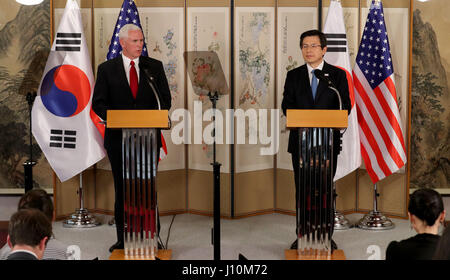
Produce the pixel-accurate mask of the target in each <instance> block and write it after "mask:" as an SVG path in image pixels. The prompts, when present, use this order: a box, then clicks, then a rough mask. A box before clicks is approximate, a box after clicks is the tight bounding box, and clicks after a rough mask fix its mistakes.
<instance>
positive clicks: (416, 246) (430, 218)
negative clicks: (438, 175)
mask: <svg viewBox="0 0 450 280" xmlns="http://www.w3.org/2000/svg"><path fill="white" fill-rule="evenodd" d="M408 217H409V220H410V221H411V227H412V228H413V229H414V230H415V231H416V232H417V235H415V236H413V237H411V238H408V239H405V240H402V241H400V242H397V241H392V242H391V243H389V245H388V247H387V249H386V260H431V259H432V258H433V255H434V252H435V251H436V247H437V244H438V242H439V238H440V237H439V235H438V232H439V226H440V224H441V223H443V222H444V219H445V210H444V203H443V201H442V197H441V195H440V194H439V193H438V192H437V191H435V190H433V189H419V190H416V191H415V192H413V193H412V194H411V195H410V197H409V205H408Z"/></svg>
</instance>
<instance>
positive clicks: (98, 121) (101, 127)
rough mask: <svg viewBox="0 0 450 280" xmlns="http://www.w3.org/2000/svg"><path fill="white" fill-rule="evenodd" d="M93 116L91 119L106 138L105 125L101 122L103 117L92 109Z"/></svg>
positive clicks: (91, 114)
mask: <svg viewBox="0 0 450 280" xmlns="http://www.w3.org/2000/svg"><path fill="white" fill-rule="evenodd" d="M89 114H90V116H91V120H92V122H93V123H94V125H95V127H96V128H97V130H98V132H100V134H101V135H102V138H105V125H104V124H102V123H101V121H102V120H101V119H100V117H99V116H97V114H96V113H95V112H94V110H92V108H91V111H90V112H89Z"/></svg>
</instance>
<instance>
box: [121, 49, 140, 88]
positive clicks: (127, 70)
mask: <svg viewBox="0 0 450 280" xmlns="http://www.w3.org/2000/svg"><path fill="white" fill-rule="evenodd" d="M122 59H123V67H124V69H125V74H126V75H127V81H128V84H130V69H131V64H130V62H131V59H129V58H128V57H126V56H125V55H123V53H122ZM133 61H134V68H136V72H137V77H138V84H139V57H138V58H135V59H133Z"/></svg>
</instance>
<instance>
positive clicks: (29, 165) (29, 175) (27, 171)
mask: <svg viewBox="0 0 450 280" xmlns="http://www.w3.org/2000/svg"><path fill="white" fill-rule="evenodd" d="M35 98H36V92H28V93H27V96H26V100H27V101H28V113H29V120H30V135H29V136H30V157H29V158H28V160H27V161H25V162H24V163H23V167H24V181H25V182H24V187H25V192H27V191H29V190H31V189H33V166H35V165H36V162H35V161H33V134H32V131H31V128H32V127H31V110H32V108H33V102H34V99H35Z"/></svg>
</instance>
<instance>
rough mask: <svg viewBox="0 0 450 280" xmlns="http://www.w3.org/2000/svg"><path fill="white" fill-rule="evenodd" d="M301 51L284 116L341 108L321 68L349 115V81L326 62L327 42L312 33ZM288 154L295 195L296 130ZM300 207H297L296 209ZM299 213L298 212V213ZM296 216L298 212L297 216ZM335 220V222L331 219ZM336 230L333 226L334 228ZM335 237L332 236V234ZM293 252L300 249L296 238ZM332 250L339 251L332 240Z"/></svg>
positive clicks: (337, 147) (288, 86)
mask: <svg viewBox="0 0 450 280" xmlns="http://www.w3.org/2000/svg"><path fill="white" fill-rule="evenodd" d="M300 49H301V51H302V56H303V59H304V61H305V62H306V63H305V64H304V65H302V66H300V67H297V68H295V69H293V70H290V71H289V72H288V73H287V76H286V81H285V83H284V93H283V101H282V103H281V108H282V110H283V113H284V115H286V110H288V109H325V110H327V109H339V98H338V96H337V95H336V93H335V92H334V91H333V90H332V89H330V88H328V86H327V84H326V83H324V82H322V81H319V80H318V77H316V75H315V74H314V71H315V70H317V69H319V70H321V71H322V73H323V74H324V76H327V77H328V78H329V80H330V81H331V82H332V83H333V84H334V85H335V86H336V89H337V90H338V91H339V94H340V96H341V99H342V109H343V110H348V112H349V113H350V109H351V105H350V104H351V103H350V96H349V89H348V82H347V77H346V73H345V71H344V70H342V69H339V68H337V67H335V66H332V65H330V64H328V63H326V62H325V61H324V59H323V57H324V55H325V53H326V52H327V39H326V37H325V34H323V33H322V32H320V31H319V30H309V31H306V32H304V33H303V34H301V36H300ZM340 138H341V135H340V133H335V134H334V137H333V177H334V174H335V173H336V163H337V156H338V154H339V152H340ZM288 152H289V153H291V157H292V166H293V170H294V180H295V192H296V194H295V196H296V197H297V194H298V193H299V191H300V190H299V188H300V187H299V176H300V175H299V172H300V166H299V162H300V159H299V134H298V131H297V130H291V131H290V132H289V144H288ZM297 209H298V205H297V206H296V210H297ZM297 212H298V211H297ZM296 215H297V217H298V215H299V213H296ZM332 220H334V219H332ZM331 228H333V226H332V227H331ZM331 234H332V233H331ZM291 249H297V239H296V240H295V241H294V243H292V245H291ZM332 249H333V250H334V249H337V246H336V244H335V243H334V241H332Z"/></svg>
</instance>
